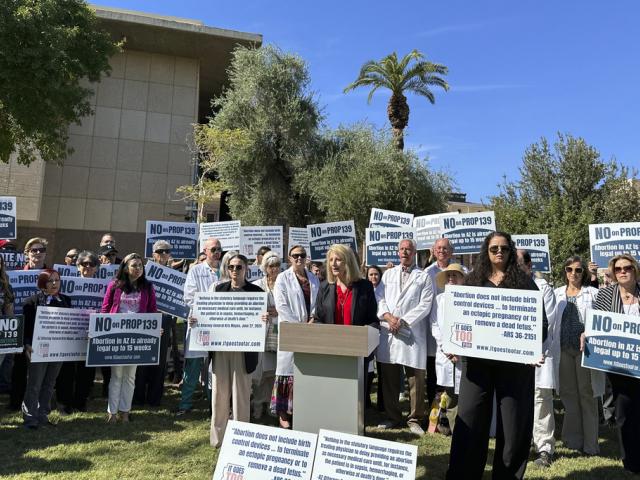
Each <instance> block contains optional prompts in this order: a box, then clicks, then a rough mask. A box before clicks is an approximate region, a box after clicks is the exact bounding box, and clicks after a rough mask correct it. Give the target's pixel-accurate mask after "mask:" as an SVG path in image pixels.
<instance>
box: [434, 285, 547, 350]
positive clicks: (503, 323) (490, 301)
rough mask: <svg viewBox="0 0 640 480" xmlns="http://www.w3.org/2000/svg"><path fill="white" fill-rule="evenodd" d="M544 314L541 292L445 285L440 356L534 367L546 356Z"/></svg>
mask: <svg viewBox="0 0 640 480" xmlns="http://www.w3.org/2000/svg"><path fill="white" fill-rule="evenodd" d="M542 308H543V303H542V292H540V291H538V290H516V289H505V288H485V287H466V286H458V285H447V286H446V287H445V304H444V313H445V314H444V327H443V329H442V337H443V347H442V350H443V351H445V352H447V353H453V354H456V355H463V356H465V357H477V358H489V359H493V360H503V361H506V362H516V363H535V362H537V361H538V360H539V359H540V356H541V355H542Z"/></svg>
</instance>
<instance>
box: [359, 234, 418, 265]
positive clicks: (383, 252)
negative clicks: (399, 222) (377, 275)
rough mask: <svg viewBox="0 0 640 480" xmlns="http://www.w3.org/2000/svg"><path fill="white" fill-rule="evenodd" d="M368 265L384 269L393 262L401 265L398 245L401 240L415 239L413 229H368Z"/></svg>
mask: <svg viewBox="0 0 640 480" xmlns="http://www.w3.org/2000/svg"><path fill="white" fill-rule="evenodd" d="M365 235H366V248H367V265H377V266H379V267H384V266H385V265H386V264H387V263H389V262H391V263H393V264H394V265H398V263H400V259H399V257H398V243H400V241H401V240H405V239H409V240H413V239H414V238H415V230H414V229H413V228H367V229H366V233H365Z"/></svg>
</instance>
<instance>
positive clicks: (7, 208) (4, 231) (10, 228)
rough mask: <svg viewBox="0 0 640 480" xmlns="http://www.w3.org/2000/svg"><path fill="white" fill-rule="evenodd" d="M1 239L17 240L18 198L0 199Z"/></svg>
mask: <svg viewBox="0 0 640 480" xmlns="http://www.w3.org/2000/svg"><path fill="white" fill-rule="evenodd" d="M0 238H6V239H8V240H11V239H14V238H16V197H0Z"/></svg>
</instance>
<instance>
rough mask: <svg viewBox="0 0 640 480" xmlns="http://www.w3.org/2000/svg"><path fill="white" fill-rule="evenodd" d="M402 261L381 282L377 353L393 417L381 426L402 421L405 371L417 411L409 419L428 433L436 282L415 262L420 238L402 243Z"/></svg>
mask: <svg viewBox="0 0 640 480" xmlns="http://www.w3.org/2000/svg"><path fill="white" fill-rule="evenodd" d="M398 256H399V258H400V265H398V266H396V267H394V268H391V269H389V270H387V271H386V272H385V273H384V275H383V276H382V280H381V281H380V283H381V284H382V286H383V287H382V288H383V292H384V293H383V295H382V298H381V299H380V302H379V303H378V318H379V319H380V320H381V322H380V327H381V328H380V344H379V345H378V351H377V358H378V361H379V362H380V363H381V364H382V390H383V395H384V407H385V413H386V415H387V421H386V422H384V423H382V424H380V428H393V427H397V426H399V425H400V424H401V423H402V412H401V410H400V402H399V400H398V396H399V394H400V378H401V371H402V368H403V367H404V370H405V374H406V376H407V378H408V380H409V399H410V404H411V411H410V413H409V419H408V421H407V424H408V426H409V429H410V430H411V432H412V433H414V434H416V435H422V434H424V430H423V428H422V425H424V424H425V423H426V404H425V369H426V366H427V321H428V320H427V317H428V315H429V312H430V310H431V304H432V302H433V282H432V281H431V278H430V277H429V275H427V274H426V273H425V272H423V271H422V270H420V269H419V268H417V267H415V256H416V243H415V241H413V240H402V241H401V242H400V244H399V245H398Z"/></svg>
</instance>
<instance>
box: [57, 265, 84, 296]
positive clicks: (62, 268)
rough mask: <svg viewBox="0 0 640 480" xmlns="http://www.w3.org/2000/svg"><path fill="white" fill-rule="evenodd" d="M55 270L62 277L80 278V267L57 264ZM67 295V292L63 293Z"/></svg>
mask: <svg viewBox="0 0 640 480" xmlns="http://www.w3.org/2000/svg"><path fill="white" fill-rule="evenodd" d="M53 269H54V270H55V271H56V272H58V274H59V275H60V277H79V276H80V272H79V271H78V267H76V266H75V265H64V264H61V263H56V264H54V265H53ZM62 293H65V292H62Z"/></svg>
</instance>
